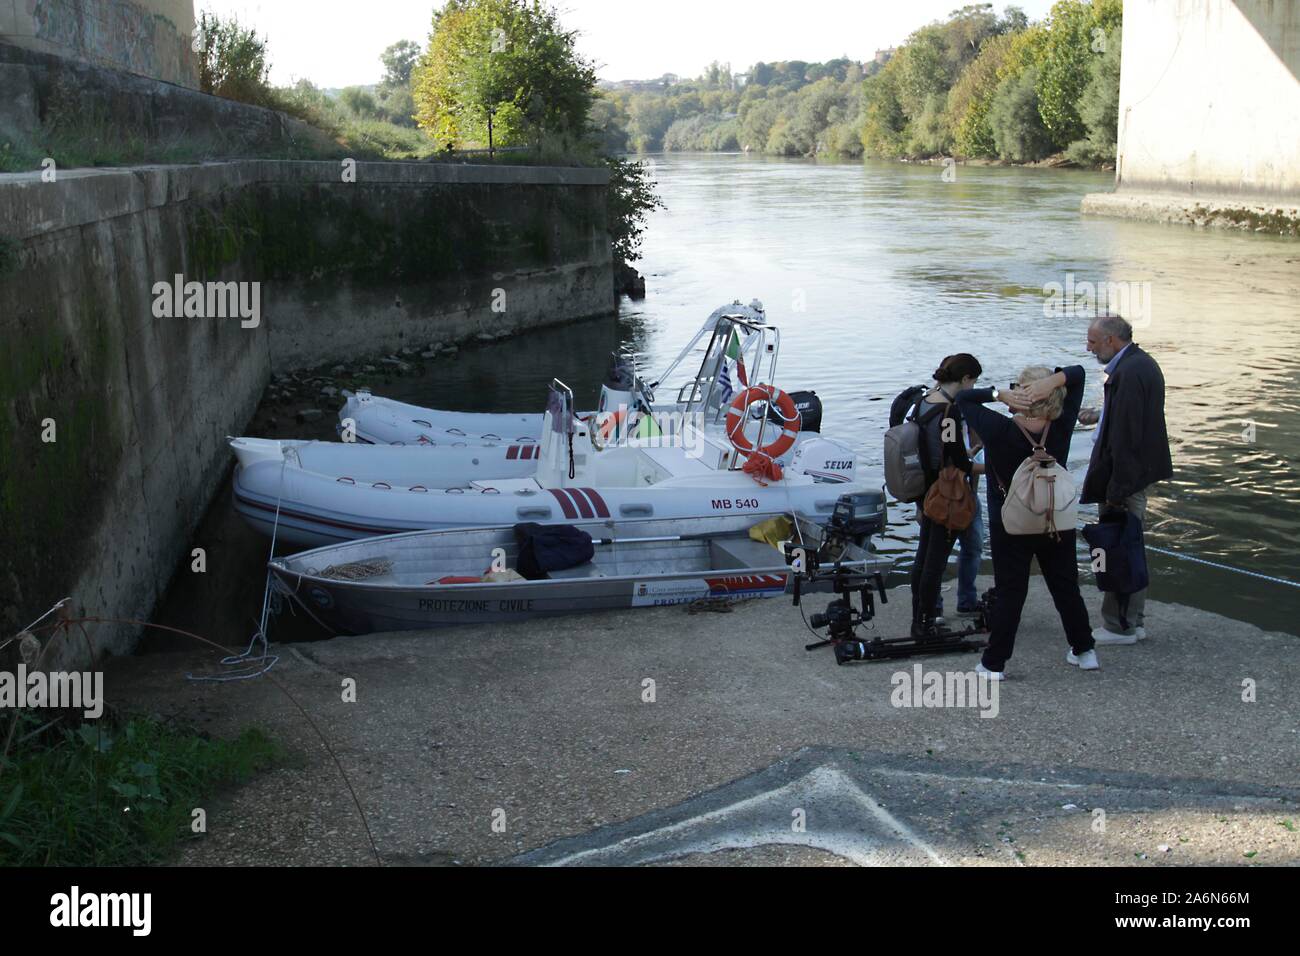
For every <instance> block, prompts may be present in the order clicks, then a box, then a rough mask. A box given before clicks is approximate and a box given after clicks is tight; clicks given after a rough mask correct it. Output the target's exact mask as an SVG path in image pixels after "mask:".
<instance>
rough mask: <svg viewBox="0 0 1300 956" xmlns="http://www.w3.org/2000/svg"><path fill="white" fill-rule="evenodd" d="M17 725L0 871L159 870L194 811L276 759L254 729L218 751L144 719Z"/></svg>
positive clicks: (4, 801) (3, 778)
mask: <svg viewBox="0 0 1300 956" xmlns="http://www.w3.org/2000/svg"><path fill="white" fill-rule="evenodd" d="M17 719H18V720H19V726H18V727H17V728H16V732H15V733H14V741H15V744H14V747H13V749H12V751H11V752H10V753H9V755H8V756H5V757H0V865H3V866H87V865H96V866H139V865H147V864H153V863H159V862H163V861H165V860H167V859H169V858H171V857H172V856H173V855H174V854H175V852H176V850H177V849H178V847H179V846H180V844H181V842H182V841H184V840H188V839H195V838H196V836H197V835H196V834H195V833H194V832H193V830H192V823H193V820H194V816H193V812H194V810H195V809H197V808H200V807H204V808H208V809H210V806H209V804H208V801H210V799H211V798H212V796H213V794H214V793H215V792H216V791H217V790H218V789H219V788H222V787H226V786H229V785H232V784H237V783H242V782H244V781H246V780H248V779H250V778H251V777H252V776H254V775H255V774H256V773H258V772H259V771H261V770H264V769H266V768H268V767H270V766H271V765H272V764H273V763H274V762H276V761H277V760H278V759H279V757H280V752H279V749H278V748H277V747H276V746H275V745H274V744H273V743H272V742H271V741H270V740H269V739H268V738H267V737H266V736H265V735H264V734H263V733H262V732H261V731H259V730H256V729H249V730H245V731H244V732H243V733H242V734H241V735H240V736H239V738H238V739H236V740H231V741H227V740H216V739H212V738H209V737H207V736H205V735H203V734H200V733H196V732H193V731H191V730H189V729H186V728H180V727H176V726H172V725H169V724H164V723H162V722H160V721H158V720H154V719H150V718H132V719H128V720H124V721H119V722H117V723H115V724H111V723H110V722H109V720H107V719H105V720H102V721H99V722H98V723H96V724H91V723H84V724H82V725H81V726H80V727H78V728H76V729H75V730H73V729H67V728H53V727H50V726H48V725H47V726H39V725H38V722H37V721H36V720H35V718H33V717H31V716H29V715H25V714H24V715H21V716H19V717H18V718H17ZM3 730H4V732H5V734H6V735H7V734H8V731H9V728H8V727H4V728H3Z"/></svg>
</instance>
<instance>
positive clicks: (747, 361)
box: [339, 299, 819, 448]
mask: <svg viewBox="0 0 1300 956" xmlns="http://www.w3.org/2000/svg"><path fill="white" fill-rule="evenodd" d="M779 350H780V333H779V331H778V330H777V328H776V327H775V326H773V325H769V324H768V323H767V315H766V313H765V312H764V311H763V304H762V303H761V302H759V301H758V300H757V299H755V300H754V301H753V302H751V303H750V304H749V305H741V304H740V302H739V301H736V302H733V303H731V304H730V305H725V306H722V307H720V308H718V309H715V310H714V311H713V314H712V315H710V316H709V318H708V319H707V320H706V321H705V323H704V325H703V326H702V327H701V328H700V330H699V331H698V332H696V333H695V335H694V337H692V339H691V341H690V342H689V343H687V345H686V347H685V348H684V349H682V351H681V352H680V353H679V354H678V356H677V357H676V358H675V359H674V360H673V362H672V363H671V364H670V365H669V366H668V367H667V368H666V369H664V371H663V372H662V373H661V374H660V375H659V376H658V377H656V378H655V379H654V380H653V381H648V382H647V381H644V380H642V379H641V377H640V376H639V375H638V374H637V372H636V368H635V362H634V361H633V359H632V357H630V356H624V355H617V354H616V355H615V356H614V357H613V361H612V362H611V364H610V369H609V373H608V375H607V376H606V378H605V382H604V384H603V385H602V386H601V390H600V400H599V402H598V403H597V406H596V408H595V409H592V410H589V411H582V412H579V413H578V417H579V418H582V419H584V420H589V419H591V418H593V417H598V416H608V418H609V421H608V422H602V423H601V424H602V425H603V426H604V427H605V430H606V431H608V432H610V433H611V436H610V437H612V438H614V439H616V440H617V439H620V438H622V437H625V436H626V435H627V434H631V433H633V431H634V425H635V420H636V418H638V417H639V416H640V415H642V414H644V413H645V412H647V411H650V412H652V413H653V414H655V416H656V417H657V418H658V419H659V420H660V421H661V423H662V427H671V426H672V422H673V421H674V419H675V418H676V414H675V413H679V412H680V411H681V410H682V409H683V408H684V406H685V405H686V404H688V403H689V402H691V401H692V400H693V399H695V398H698V396H699V395H700V393H701V392H703V391H706V390H707V389H708V388H709V387H710V386H711V385H712V384H713V383H714V382H715V381H716V380H717V377H718V375H719V374H721V370H722V368H723V367H724V366H725V367H727V368H728V370H729V371H728V374H730V371H731V370H734V371H735V372H736V374H737V376H738V377H739V378H740V379H741V381H740V382H739V383H738V384H740V385H744V384H746V382H745V379H746V378H747V377H752V378H753V379H754V380H755V381H759V380H764V381H768V382H771V381H774V379H775V372H776V359H777V355H778V353H779ZM697 356H698V357H699V362H698V365H697V364H696V362H695V361H693V359H694V358H695V357H697ZM691 371H694V372H695V375H694V377H693V378H686V377H684V376H685V375H686V373H689V372H691ZM679 373H680V375H679ZM675 377H677V378H682V380H681V381H676V380H675ZM669 383H672V384H671V385H670V384H669ZM664 389H667V391H666V392H665V394H671V398H669V399H668V400H666V401H662V402H657V401H656V400H655V397H654V392H655V390H664ZM344 395H345V398H346V401H345V402H344V404H343V407H342V408H341V409H339V433H340V435H342V436H343V437H344V438H345V440H355V441H358V442H362V443H368V444H376V445H421V446H425V447H436V448H444V447H449V446H450V447H457V446H463V445H465V444H484V443H490V444H511V443H513V444H524V443H527V442H529V441H534V442H535V441H538V440H539V439H540V438H541V434H542V411H541V410H538V411H536V412H505V413H487V412H457V411H447V410H443V409H436V408H424V407H422V406H419V405H411V404H408V403H406V402H399V401H397V400H395V399H391V398H384V397H381V396H378V395H374V394H372V393H371V392H369V391H367V390H364V389H363V390H360V391H357V392H345V393H344ZM620 410H623V413H622V414H620ZM818 430H819V429H817V428H810V427H808V423H805V427H804V431H805V432H814V431H818Z"/></svg>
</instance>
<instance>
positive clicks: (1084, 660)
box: [1065, 651, 1101, 671]
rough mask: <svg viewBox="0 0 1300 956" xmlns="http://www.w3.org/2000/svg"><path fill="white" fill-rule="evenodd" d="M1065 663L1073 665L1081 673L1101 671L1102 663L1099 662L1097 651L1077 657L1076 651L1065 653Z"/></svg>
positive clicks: (1087, 652) (1085, 652)
mask: <svg viewBox="0 0 1300 956" xmlns="http://www.w3.org/2000/svg"><path fill="white" fill-rule="evenodd" d="M1065 663H1067V664H1073V665H1074V666H1075V667H1077V668H1079V670H1081V671H1099V670H1101V663H1100V662H1099V661H1098V660H1097V652H1096V651H1084V652H1083V653H1082V654H1079V655H1077V656H1076V655H1075V653H1074V651H1066V652H1065Z"/></svg>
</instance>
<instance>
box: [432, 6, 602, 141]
mask: <svg viewBox="0 0 1300 956" xmlns="http://www.w3.org/2000/svg"><path fill="white" fill-rule="evenodd" d="M574 38H575V34H574V33H573V32H570V31H566V30H563V29H562V28H561V27H560V23H559V16H558V14H557V13H556V12H555V10H554V9H553V8H552V7H549V6H545V5H544V4H542V3H540V2H533V3H525V2H522V0H448V2H447V5H446V6H445V7H443V8H442V9H441V10H439V11H437V12H435V13H434V16H433V33H432V34H431V35H430V37H429V47H428V49H427V50H426V51H425V53H424V55H423V57H421V59H420V62H419V64H418V66H417V67H416V69H415V72H414V75H413V93H414V97H415V107H416V119H417V121H418V122H419V124H420V126H421V127H422V128H424V129H425V130H427V131H428V132H429V133H430V134H431V135H432V136H433V137H434V138H435V139H436V140H437V141H439V142H444V141H454V142H459V143H478V144H486V142H487V138H488V136H487V128H488V117H489V116H492V117H493V120H494V122H493V128H494V130H495V133H496V139H497V142H498V143H499V144H500V145H502V146H508V145H512V144H518V143H524V142H529V141H534V142H538V143H540V142H541V140H542V139H543V138H544V137H548V136H550V137H558V138H559V139H560V140H562V141H564V142H569V143H573V142H577V141H578V140H580V139H581V138H582V137H584V136H585V135H586V132H587V113H588V111H589V110H590V108H591V104H592V102H593V101H594V99H595V86H596V74H595V70H594V68H593V67H592V66H591V64H590V63H588V62H587V61H585V60H583V59H582V58H581V57H580V56H578V54H577V52H576V51H575V50H574Z"/></svg>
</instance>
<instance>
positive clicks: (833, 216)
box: [395, 155, 1300, 633]
mask: <svg viewBox="0 0 1300 956" xmlns="http://www.w3.org/2000/svg"><path fill="white" fill-rule="evenodd" d="M654 164H655V173H656V176H657V178H658V180H659V184H660V190H661V193H662V196H663V199H664V201H665V203H666V204H667V208H666V209H665V210H663V211H661V212H659V213H657V214H656V215H655V216H654V218H653V219H652V221H651V223H650V226H649V229H648V230H647V236H646V242H645V249H644V253H645V258H644V261H643V263H642V268H643V269H644V270H645V271H646V272H647V274H648V282H647V287H648V290H649V296H648V298H647V299H646V300H645V301H644V302H642V303H628V302H626V301H625V302H624V305H623V314H622V316H621V317H620V318H619V319H618V320H617V321H615V320H608V321H597V322H583V323H577V324H574V325H570V326H566V327H563V328H559V329H552V330H548V331H545V332H539V333H535V334H531V335H530V336H528V337H527V338H525V339H521V340H518V341H513V342H506V343H503V344H501V345H497V346H493V347H490V348H485V349H480V350H472V351H467V352H466V353H464V354H462V355H461V356H459V357H458V358H457V360H456V361H455V362H452V363H444V365H445V366H446V367H442V366H440V367H439V368H438V370H437V372H436V374H435V375H434V376H433V377H432V378H426V379H423V380H421V381H419V382H418V383H417V382H414V381H412V382H407V383H403V391H404V392H405V394H398V397H405V398H407V399H408V400H411V399H415V400H419V401H421V402H422V403H426V404H435V405H441V406H453V407H461V408H466V409H474V410H504V409H515V408H533V407H537V408H540V407H541V404H542V400H543V396H544V389H545V386H546V383H548V382H549V381H550V379H551V378H552V377H559V378H561V379H563V380H564V381H566V382H567V383H568V384H569V385H570V386H572V387H573V388H574V391H575V393H576V394H577V395H578V396H579V402H580V403H585V402H586V401H594V395H595V392H596V389H597V388H598V386H599V383H600V380H601V378H602V375H603V372H604V363H605V359H606V356H607V355H608V353H609V351H610V350H611V349H612V348H614V347H615V345H616V344H618V343H626V344H628V345H629V346H630V347H631V348H633V349H635V350H636V351H638V352H642V353H645V360H644V363H643V364H644V366H645V367H646V368H647V369H648V370H655V371H657V370H659V369H660V368H661V367H662V366H664V365H665V364H667V362H668V361H670V360H671V359H672V358H673V357H674V356H675V354H676V352H677V351H678V350H679V349H680V348H681V347H682V345H683V344H684V343H685V342H686V340H687V339H688V338H689V337H690V335H691V334H692V333H693V332H694V331H695V330H696V329H697V328H698V327H699V325H700V323H701V322H702V321H703V319H704V318H705V317H706V316H707V315H708V314H709V312H710V311H712V310H713V309H714V308H715V307H716V306H718V305H720V304H722V303H723V302H728V301H730V300H732V299H736V298H739V299H741V300H742V301H748V300H749V299H751V298H755V297H757V298H759V299H761V300H763V302H764V303H765V304H766V306H767V310H768V316H769V319H770V320H771V321H772V322H774V323H777V324H779V325H780V326H781V328H782V331H783V349H782V355H781V364H780V374H779V379H780V381H779V382H778V384H779V385H781V386H782V387H783V388H786V389H802V388H813V389H816V391H817V392H818V394H819V395H820V396H821V398H822V400H823V402H824V404H825V416H824V425H823V430H824V431H825V432H826V433H827V434H830V435H834V436H835V437H838V438H842V439H844V440H847V441H850V442H853V443H854V444H856V445H857V446H858V447H859V449H860V450H861V452H862V454H863V456H864V459H865V462H866V465H867V467H868V468H870V469H873V470H876V471H878V469H879V466H880V456H881V438H882V435H883V434H884V431H885V428H886V416H887V414H888V405H889V400H890V399H892V397H893V396H894V395H895V394H896V393H897V392H899V391H900V390H901V389H902V388H904V387H905V386H907V385H911V384H914V383H918V382H921V381H924V380H925V379H926V378H927V376H928V375H929V373H930V372H931V371H932V370H933V369H934V368H935V366H936V365H937V364H938V362H939V360H940V359H942V358H943V357H944V356H945V355H947V354H949V353H952V352H958V351H969V352H972V353H974V354H975V355H976V356H978V357H979V359H980V360H981V362H982V363H983V365H984V368H985V370H986V376H987V378H986V381H987V383H988V384H997V383H1002V382H1009V381H1010V380H1011V379H1012V378H1014V377H1015V375H1016V374H1017V373H1018V372H1019V370H1020V369H1021V368H1022V367H1023V366H1024V365H1028V364H1046V365H1063V364H1071V363H1080V364H1082V365H1084V366H1085V367H1086V368H1087V369H1088V371H1089V384H1088V403H1089V404H1091V403H1095V402H1096V401H1097V400H1098V398H1099V396H1100V391H1101V381H1100V375H1099V372H1100V369H1099V366H1098V365H1097V364H1096V362H1095V360H1094V359H1093V358H1092V356H1090V355H1089V354H1088V353H1087V351H1086V350H1085V348H1084V335H1085V331H1086V326H1087V318H1086V317H1083V316H1079V317H1074V316H1071V317H1060V318H1047V317H1045V315H1044V293H1043V288H1044V286H1045V285H1046V284H1048V283H1052V282H1056V283H1060V284H1061V285H1062V286H1065V285H1066V284H1067V282H1068V281H1071V277H1072V281H1073V282H1074V283H1081V282H1093V283H1108V282H1117V283H1150V286H1149V288H1150V293H1151V302H1150V306H1151V308H1150V316H1149V319H1147V320H1144V321H1143V322H1142V323H1141V325H1142V327H1141V328H1139V329H1138V331H1137V334H1136V335H1135V339H1136V340H1137V341H1138V342H1139V343H1140V344H1141V345H1142V346H1143V348H1145V349H1147V350H1148V351H1150V352H1151V353H1152V354H1153V355H1155V357H1156V358H1157V360H1158V361H1159V362H1160V364H1161V366H1162V367H1163V369H1164V373H1165V378H1166V381H1167V385H1168V397H1167V409H1166V410H1167V416H1168V421H1169V432H1170V435H1171V438H1172V441H1173V445H1174V449H1173V451H1174V462H1175V469H1176V472H1177V473H1176V475H1175V478H1174V480H1172V481H1170V482H1167V483H1166V484H1165V485H1163V486H1161V487H1160V488H1159V490H1158V491H1157V492H1156V494H1155V497H1154V500H1153V501H1152V504H1151V510H1150V518H1149V522H1150V524H1149V531H1150V537H1151V541H1152V543H1154V544H1158V545H1160V546H1162V547H1165V548H1168V549H1170V550H1177V551H1186V552H1189V553H1193V554H1196V555H1199V556H1202V557H1205V558H1207V559H1211V560H1216V561H1220V562H1224V563H1227V564H1232V565H1236V566H1239V567H1244V568H1249V569H1252V570H1256V571H1261V572H1264V573H1267V574H1272V575H1278V576H1282V577H1289V578H1292V579H1300V560H1297V555H1298V552H1300V548H1297V545H1296V543H1295V542H1296V537H1297V534H1300V508H1298V507H1297V506H1298V505H1300V467H1298V459H1300V421H1298V417H1297V412H1298V411H1300V398H1298V397H1297V389H1296V386H1297V382H1298V381H1300V322H1297V308H1296V302H1297V301H1300V243H1297V242H1296V241H1295V240H1284V239H1280V238H1275V237H1268V236H1263V235H1241V234H1225V233H1218V232H1198V231H1194V230H1190V229H1186V228H1182V227H1173V226H1161V225H1155V224H1147V223H1137V222H1128V221H1124V220H1112V219H1093V218H1084V217H1083V216H1082V215H1081V214H1080V213H1079V200H1080V198H1081V197H1082V196H1083V195H1084V193H1087V192H1091V191H1096V190H1103V189H1108V188H1109V187H1110V182H1111V177H1110V176H1109V174H1101V173H1087V172H1077V171H1064V170H1045V169H1023V170H1022V169H1001V168H965V167H962V168H959V169H958V170H957V181H956V182H954V183H945V182H943V181H942V180H941V178H940V172H941V170H940V169H939V168H938V167H932V166H919V165H918V166H911V165H902V164H893V163H865V164H820V163H818V164H814V163H809V162H801V161H781V160H773V159H766V158H749V157H742V156H717V155H706V156H669V157H655V159H654ZM395 394H397V393H395ZM1252 438H1253V440H1250V439H1252ZM1090 439H1091V435H1090V434H1089V433H1087V432H1079V433H1078V434H1077V435H1076V438H1075V442H1074V448H1073V450H1072V454H1071V462H1070V464H1071V467H1072V468H1074V469H1075V470H1076V474H1079V473H1080V472H1081V471H1082V468H1083V466H1084V465H1085V464H1086V461H1087V456H1088V453H1089V451H1090V449H1091V440H1090ZM910 510H911V509H910V508H908V509H905V508H896V509H895V515H894V518H895V521H894V527H893V529H892V531H893V535H892V537H893V539H894V540H893V543H892V544H891V547H892V548H893V549H895V550H897V551H898V552H899V553H904V552H906V551H907V549H908V539H909V537H910V532H911V526H910V523H909V521H908V520H907V518H908V512H910ZM1152 572H1153V576H1154V578H1155V583H1154V587H1153V597H1154V598H1155V599H1158V600H1176V601H1181V602H1185V603H1192V604H1197V605H1200V606H1203V607H1208V608H1211V609H1213V610H1219V611H1222V612H1223V613H1226V614H1229V615H1231V616H1233V617H1239V618H1245V619H1249V620H1251V621H1254V622H1256V623H1258V624H1260V625H1261V626H1263V627H1267V628H1272V629H1279V630H1287V631H1291V632H1292V633H1300V623H1296V620H1295V619H1296V617H1297V616H1298V615H1300V590H1297V589H1294V588H1287V587H1283V586H1279V585H1273V584H1266V583H1263V582H1259V581H1256V580H1253V579H1251V578H1247V577H1243V576H1240V575H1234V574H1229V573H1226V572H1222V571H1217V570H1213V569H1209V568H1205V567H1201V566H1197V565H1194V564H1190V563H1186V562H1177V561H1173V560H1171V559H1166V558H1162V557H1158V556H1156V557H1154V558H1153V566H1152Z"/></svg>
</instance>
